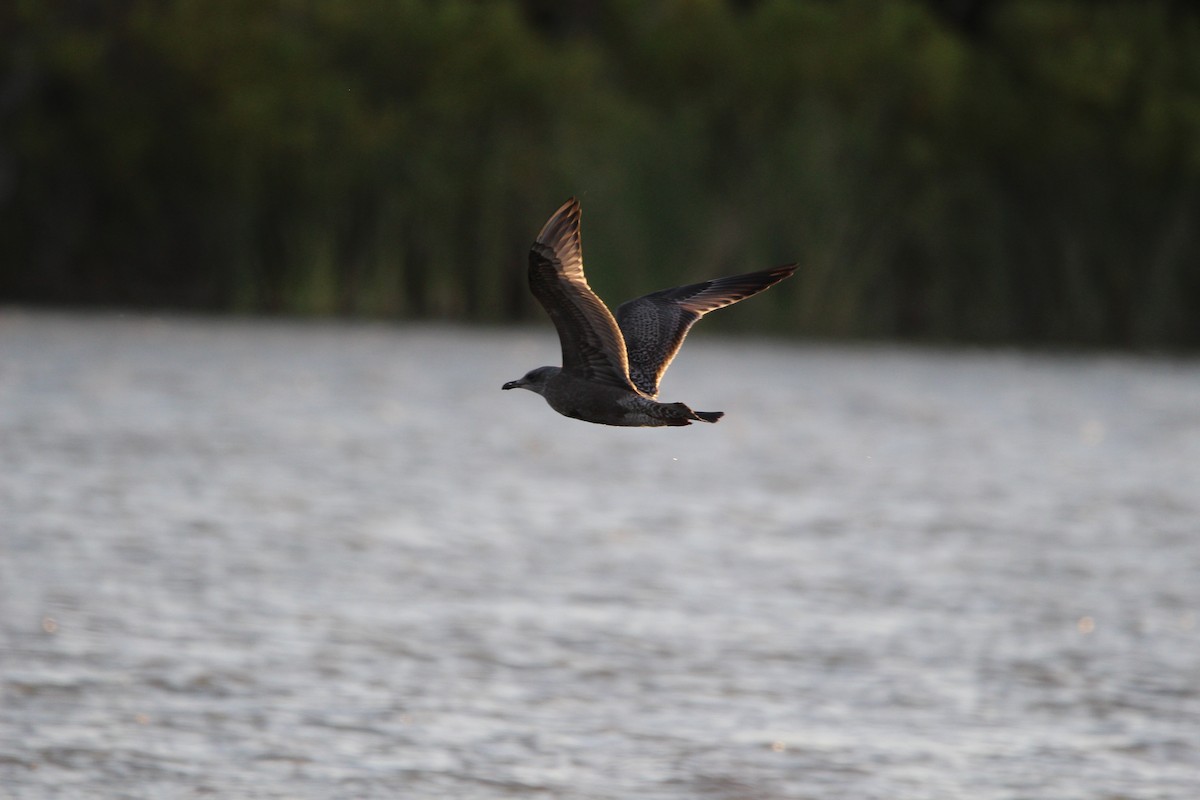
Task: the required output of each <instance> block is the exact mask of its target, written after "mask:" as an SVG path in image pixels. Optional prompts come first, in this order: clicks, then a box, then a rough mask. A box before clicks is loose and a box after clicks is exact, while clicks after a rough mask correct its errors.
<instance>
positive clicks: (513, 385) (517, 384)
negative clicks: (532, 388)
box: [500, 380, 525, 389]
mask: <svg viewBox="0 0 1200 800" xmlns="http://www.w3.org/2000/svg"><path fill="white" fill-rule="evenodd" d="M524 385H525V381H522V380H516V381H509V382H508V383H506V384H504V385H503V386H501V387H500V388H501V389H520V388H521V387H522V386H524Z"/></svg>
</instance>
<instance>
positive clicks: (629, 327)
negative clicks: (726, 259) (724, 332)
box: [617, 264, 796, 397]
mask: <svg viewBox="0 0 1200 800" xmlns="http://www.w3.org/2000/svg"><path fill="white" fill-rule="evenodd" d="M795 271H796V265H795V264H788V265H787V266H783V267H776V268H775V269H768V270H762V271H760V272H749V273H746V274H745V275H734V276H732V277H729V278H717V279H716V280H711V281H704V282H702V283H692V284H689V285H687V286H677V287H675V288H674V289H663V290H662V291H661V292H654V293H653V294H648V295H646V296H645V297H639V298H637V299H636V300H630V301H629V302H627V303H623V304H622V305H621V306H620V307H619V308H618V309H617V322H618V324H619V326H620V328H621V333H622V334H623V336H624V338H625V346H626V348H627V359H628V368H629V378H630V380H632V381H633V384H634V385H635V386H636V387H637V388H638V389H639V390H640V391H641V392H642V393H644V394H646V395H649V396H650V397H655V396H657V395H658V382H659V380H660V379H661V378H662V375H663V373H664V372H666V371H667V367H668V366H670V364H671V359H673V358H675V354H676V353H677V352H679V347H680V345H682V344H683V340H684V337H686V336H687V333H688V330H689V329H690V328H691V327H692V325H694V324H695V323H696V320H698V319H700V318H701V317H703V316H704V315H705V314H707V313H708V312H710V311H716V310H717V309H718V308H724V307H725V306H728V305H732V304H733V303H736V302H738V301H739V300H745V299H746V298H747V297H750V296H752V295H755V294H758V293H759V292H761V291H763V290H764V289H767V288H770V287H771V286H774V285H775V284H777V283H779V282H780V281H781V280H783V279H784V278H786V277H788V276H789V275H791V274H792V273H793V272H795Z"/></svg>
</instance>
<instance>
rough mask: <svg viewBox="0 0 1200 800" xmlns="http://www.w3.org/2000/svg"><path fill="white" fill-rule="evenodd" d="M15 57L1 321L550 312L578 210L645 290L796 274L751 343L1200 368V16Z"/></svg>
mask: <svg viewBox="0 0 1200 800" xmlns="http://www.w3.org/2000/svg"><path fill="white" fill-rule="evenodd" d="M949 8H962V9H967V10H968V11H969V12H972V13H969V14H959V15H958V16H955V15H954V14H951V13H947V9H949ZM0 43H2V44H3V48H2V50H0V54H2V55H0V59H3V61H0V64H2V65H3V66H2V67H0V69H2V71H0V211H2V213H0V302H5V303H25V304H57V305H82V306H97V305H117V306H122V307H147V308H181V309H201V310H217V311H241V312H266V313H300V314H338V315H369V316H383V317H396V318H446V319H458V320H471V321H484V322H497V321H514V320H522V319H540V318H541V312H540V309H538V308H536V306H535V304H534V301H533V300H532V298H531V297H530V295H529V293H528V291H527V290H526V287H525V277H524V265H525V254H526V252H527V248H528V245H529V242H530V241H531V239H532V237H533V236H534V234H535V233H536V232H537V230H538V228H539V227H540V226H541V224H542V222H543V221H544V220H545V219H546V217H547V216H548V215H549V214H550V212H552V211H553V210H554V209H555V208H556V207H557V205H558V204H559V203H561V202H562V201H563V200H564V199H565V198H566V197H568V196H570V195H573V194H574V195H578V196H579V197H580V199H581V201H582V202H583V204H584V239H585V246H586V248H587V254H588V261H589V264H591V265H592V269H591V271H590V278H591V281H592V285H593V286H594V287H595V288H596V290H597V291H598V292H599V293H600V294H601V296H602V297H604V298H606V299H607V300H609V301H610V302H612V303H614V304H615V303H616V302H619V301H620V300H623V299H625V298H627V297H630V296H633V295H634V294H635V293H638V292H644V291H649V290H652V289H658V288H662V287H664V286H669V285H675V284H678V283H683V282H686V281H689V280H699V279H703V278H707V277H714V276H717V275H722V274H729V273H732V272H739V271H749V270H752V269H759V268H765V267H768V266H773V265H776V264H780V263H785V262H790V261H798V262H799V263H800V264H801V265H802V270H801V272H800V273H798V274H797V277H796V278H795V279H793V280H792V281H789V282H788V283H787V284H784V285H781V286H780V287H779V288H778V289H776V290H775V291H773V292H772V293H770V295H768V296H766V297H764V299H763V300H762V301H759V304H758V305H757V313H756V314H743V315H730V318H729V319H728V320H725V321H722V323H721V325H723V326H724V327H726V328H727V329H738V328H741V329H749V328H755V327H756V328H758V329H762V330H772V331H777V332H782V333H795V334H802V335H816V336H831V337H832V336H849V337H871V338H887V337H899V338H905V339H916V340H937V341H965V342H981V343H1013V342H1015V343H1057V344H1073V345H1076V344H1077V345H1100V346H1117V347H1154V348H1161V347H1166V348H1195V347H1197V346H1200V14H1198V13H1196V12H1194V11H1191V10H1190V7H1189V6H1188V5H1187V4H1182V3H1172V2H1165V1H1164V2H1146V3H1117V2H1114V3H1093V2H1082V1H1078V2H1066V1H1064V2H1028V0H993V1H992V2H974V3H972V2H958V3H954V2H942V3H938V2H908V1H906V0H889V1H888V2H869V1H867V0H859V1H858V2H845V3H835V2H820V1H818V0H809V1H807V2H806V1H803V0H761V2H755V1H753V0H750V1H747V0H742V2H719V1H718V0H662V1H661V2H635V1H634V0H612V1H611V2H605V1H603V0H592V2H580V3H555V2H552V0H525V1H524V2H515V1H514V2H501V1H499V0H496V1H495V2H480V1H477V2H466V1H465V0H446V1H445V2H426V1H425V0H340V1H339V2H318V1H317V0H107V1H101V0H91V1H88V0H74V1H73V2H68V1H66V0H62V1H61V2H48V1H47V0H15V2H14V3H11V4H6V6H5V8H4V9H3V10H0ZM718 316H719V315H718Z"/></svg>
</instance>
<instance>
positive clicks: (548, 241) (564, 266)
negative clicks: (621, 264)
mask: <svg viewBox="0 0 1200 800" xmlns="http://www.w3.org/2000/svg"><path fill="white" fill-rule="evenodd" d="M529 288H530V289H531V290H532V291H533V296H534V297H536V298H537V299H538V302H539V303H541V304H542V307H543V308H545V309H546V313H547V314H549V315H550V319H551V320H553V321H554V327H555V328H557V329H558V339H559V343H560V344H561V345H562V362H563V369H564V370H565V371H567V372H570V373H574V374H575V375H578V376H580V377H583V378H587V379H588V380H593V381H597V382H600V383H607V384H610V385H613V386H619V387H621V388H624V389H629V390H631V391H632V389H633V385H632V384H631V383H630V381H629V362H628V361H627V359H626V355H625V341H624V339H623V338H622V337H621V329H620V328H618V327H617V322H616V320H614V319H613V315H612V313H611V312H610V311H609V310H608V307H607V306H605V305H604V303H603V302H601V300H600V298H599V297H597V296H596V293H595V292H593V291H592V287H590V286H588V282H587V278H585V277H584V274H583V248H582V246H581V244H580V236H579V203H578V202H577V201H576V200H575V198H573V197H572V198H571V199H570V200H568V201H567V202H566V203H564V204H563V205H562V207H561V208H559V209H558V211H556V212H554V216H552V217H550V220H549V221H548V222H547V223H546V224H545V226H544V227H543V228H542V231H541V233H539V234H538V236H537V240H536V241H535V242H534V243H533V246H532V247H531V248H530V250H529Z"/></svg>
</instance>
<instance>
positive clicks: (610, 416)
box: [501, 197, 796, 427]
mask: <svg viewBox="0 0 1200 800" xmlns="http://www.w3.org/2000/svg"><path fill="white" fill-rule="evenodd" d="M795 271H796V265H795V264H788V265H786V266H782V267H776V268H775V269H768V270H763V271H761V272H750V273H747V274H745V275H734V276H733V277H730V278H717V279H715V280H711V281H703V282H702V283H693V284H689V285H687V286H677V287H675V288H674V289H663V290H662V291H660V292H654V293H652V294H648V295H646V296H645V297H639V298H637V299H636V300H630V301H629V302H627V303H623V304H622V305H621V306H620V307H618V308H617V313H616V317H615V318H614V316H613V314H612V313H611V312H610V311H609V310H608V307H607V306H605V305H604V303H603V302H602V301H601V300H600V298H599V297H597V296H596V293H595V292H593V291H592V288H591V287H590V286H588V282H587V278H585V277H584V274H583V249H582V246H581V245H580V236H579V203H578V202H577V201H576V200H575V198H573V197H572V198H571V199H570V200H568V201H567V202H566V203H564V204H563V205H562V207H561V208H559V209H558V211H556V212H554V216H552V217H550V220H549V221H548V222H547V223H546V224H545V226H544V227H543V228H542V231H541V233H539V234H538V236H537V240H536V241H534V243H533V247H531V248H530V250H529V288H530V289H531V290H532V291H533V296H534V297H536V298H537V299H538V302H539V303H541V304H542V307H543V308H545V309H546V313H547V314H549V315H550V319H551V320H553V321H554V327H555V328H557V329H558V338H559V342H560V343H561V345H562V366H561V367H538V368H537V369H533V370H530V371H529V372H527V373H526V374H525V376H524V377H523V378H518V379H517V380H515V381H509V382H508V383H506V384H504V386H502V387H501V388H502V389H528V390H529V391H531V392H536V393H538V394H540V395H541V396H542V397H544V398H545V399H546V402H547V403H549V404H550V407H551V408H553V409H554V410H555V411H557V412H558V413H560V414H562V415H564V416H567V417H573V418H575V419H581V420H584V421H585V422H595V423H598V424H600V425H623V426H631V427H659V426H663V425H672V426H677V425H691V424H692V422H693V421H695V420H701V421H703V422H716V421H717V420H719V419H720V418H721V417H722V416H724V413H725V412H723V411H693V410H692V409H690V408H689V407H688V406H686V405H685V404H683V403H660V402H658V399H657V398H658V382H659V381H660V380H661V379H662V376H663V373H664V372H666V370H667V367H668V366H669V365H670V363H671V360H672V359H673V358H675V354H676V353H677V352H679V347H680V345H682V344H683V339H684V337H685V336H687V333H688V330H689V329H691V327H692V325H693V324H695V322H696V320H698V319H700V318H701V317H702V316H704V315H705V314H707V313H708V312H710V311H716V310H717V309H718V308H724V307H725V306H728V305H732V304H734V303H736V302H738V301H739V300H745V299H746V298H747V297H750V296H751V295H755V294H758V293H759V292H761V291H763V290H764V289H767V288H769V287H771V286H774V285H775V284H776V283H779V282H780V281H781V280H783V279H784V278H786V277H788V276H790V275H791V274H792V273H793V272H795Z"/></svg>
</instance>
